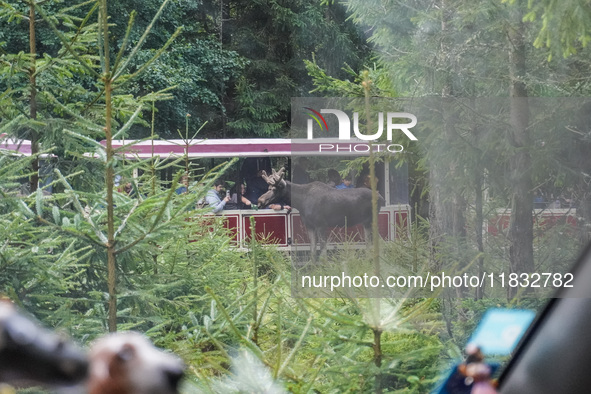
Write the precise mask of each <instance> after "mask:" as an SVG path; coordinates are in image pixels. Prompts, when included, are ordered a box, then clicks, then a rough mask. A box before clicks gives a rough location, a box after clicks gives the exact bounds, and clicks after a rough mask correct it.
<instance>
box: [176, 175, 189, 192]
mask: <svg viewBox="0 0 591 394" xmlns="http://www.w3.org/2000/svg"><path fill="white" fill-rule="evenodd" d="M188 191H189V176H188V175H187V174H184V175H183V176H182V177H181V181H180V184H179V187H177V188H176V190H175V191H174V192H175V193H176V194H185V193H187V192H188Z"/></svg>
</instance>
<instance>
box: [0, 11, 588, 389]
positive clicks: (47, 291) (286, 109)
mask: <svg viewBox="0 0 591 394" xmlns="http://www.w3.org/2000/svg"><path fill="white" fill-rule="evenodd" d="M0 24H1V29H0V56H1V57H0V69H1V72H0V89H1V90H0V134H1V133H7V134H8V135H11V136H15V137H18V138H25V139H29V140H31V141H32V144H33V155H32V156H31V157H25V158H22V157H21V158H18V157H13V156H12V155H10V154H7V153H6V152H1V153H0V192H1V193H2V199H1V200H0V222H1V223H0V272H1V275H0V291H1V292H2V293H3V294H5V295H7V296H8V297H10V298H11V299H12V300H14V301H15V302H17V303H18V304H19V305H21V306H22V307H23V308H24V309H26V310H28V311H30V312H31V313H33V314H34V315H35V316H37V317H38V318H39V319H41V320H42V321H43V322H44V323H45V324H47V325H49V326H52V327H56V328H58V329H60V330H63V331H66V332H67V333H69V334H70V335H71V336H73V337H74V338H76V339H77V340H79V341H80V342H82V343H84V344H87V343H89V341H91V340H92V339H94V338H95V337H97V336H99V335H101V334H103V333H104V332H106V331H115V330H126V329H134V330H138V331H141V332H144V333H146V334H147V335H149V336H150V337H151V338H152V339H153V340H154V341H155V342H156V344H157V345H159V346H162V347H165V348H168V349H170V350H172V351H175V352H176V353H178V354H179V355H181V356H182V357H183V359H184V360H185V361H186V362H187V364H188V365H189V373H188V375H189V376H188V378H187V379H186V381H185V386H184V390H185V391H186V392H193V391H204V392H212V391H213V392H228V390H232V389H235V390H236V391H237V390H238V387H240V388H241V389H244V388H245V387H249V386H248V385H250V384H252V385H255V384H256V385H261V384H264V385H268V387H271V386H272V387H274V388H275V389H276V390H278V391H281V390H284V389H285V390H290V391H295V392H308V391H320V392H341V391H375V392H386V391H389V392H396V391H400V392H427V391H429V389H430V388H432V387H433V385H434V384H435V383H436V382H437V381H438V380H439V379H440V378H441V375H442V374H444V373H445V372H444V371H445V368H446V367H447V366H449V365H450V364H451V363H453V362H454V360H457V359H458V357H459V356H460V353H461V348H462V346H463V345H464V344H465V341H466V339H467V337H468V336H469V334H470V332H471V331H472V329H473V328H474V324H475V322H476V321H477V320H478V318H479V317H480V316H481V314H482V312H483V311H484V310H486V309H487V308H488V307H490V306H492V305H508V306H511V307H515V306H519V307H532V308H537V307H539V306H540V305H541V304H542V303H543V301H542V300H532V299H521V298H519V297H516V296H518V294H515V292H512V291H510V292H508V293H507V294H502V293H494V292H493V291H492V290H491V289H483V290H479V291H477V292H473V291H469V290H468V289H460V290H459V291H460V294H451V295H441V296H440V297H438V298H420V299H419V298H410V297H409V298H408V299H369V298H368V299H365V298H363V299H357V298H351V297H347V296H346V295H343V297H340V298H334V299H313V300H308V299H294V298H291V297H290V278H289V275H290V272H289V261H288V259H286V257H285V256H283V255H282V254H281V253H279V252H277V251H275V250H273V249H272V248H267V247H263V246H261V245H259V244H258V243H255V242H253V243H252V245H251V248H250V250H249V251H248V252H239V251H236V250H234V249H232V248H231V247H229V238H228V235H227V234H225V232H224V231H223V230H222V227H221V226H214V227H213V228H215V229H216V231H208V232H205V233H199V234H196V230H195V229H196V228H200V227H202V226H203V225H205V224H208V225H209V224H211V223H210V219H205V218H203V216H202V215H201V214H200V212H198V211H197V212H196V211H188V210H187V208H189V207H192V206H194V202H195V199H196V198H198V197H199V196H202V195H204V194H205V192H206V190H207V189H208V188H209V186H210V185H211V183H212V182H213V180H214V179H215V178H216V177H217V176H218V175H219V174H223V172H224V171H225V170H226V169H227V167H228V166H229V165H231V163H229V164H227V165H221V166H219V167H217V168H215V169H213V170H212V171H208V172H199V171H197V170H196V169H195V174H199V178H198V179H197V178H194V182H193V184H192V186H191V188H192V190H193V191H194V193H193V194H190V195H181V196H177V195H176V194H175V193H173V191H174V189H175V188H176V182H178V179H179V176H180V172H179V173H178V174H177V177H176V178H175V181H173V182H172V184H161V183H160V182H159V178H158V177H157V174H158V172H159V171H162V170H164V169H165V168H167V167H168V166H171V165H173V166H177V165H178V167H179V169H182V168H183V163H180V162H179V163H174V164H171V163H166V162H161V161H159V160H156V159H151V160H146V161H139V162H129V161H126V160H122V159H121V158H119V157H118V156H117V154H116V153H117V152H116V151H114V150H113V149H112V147H110V143H109V142H107V146H106V147H103V146H100V145H99V144H98V143H97V142H96V141H99V140H103V139H106V140H107V141H110V140H111V139H112V138H122V137H125V138H146V137H150V136H151V135H154V134H157V135H158V136H159V137H160V138H174V137H177V136H178V133H179V130H180V131H181V134H183V135H185V136H193V135H194V134H195V133H196V132H197V131H199V137H206V138H234V137H245V138H246V137H284V136H286V135H287V133H288V131H289V118H290V98H291V97H305V96H328V97H334V96H338V97H351V96H354V97H363V96H365V95H368V96H370V97H386V98H395V97H444V98H448V99H449V98H460V97H470V98H479V97H480V98H490V97H494V98H504V99H505V101H504V103H506V104H507V105H506V106H503V105H501V106H500V107H499V113H500V114H501V115H500V116H501V117H502V118H503V119H506V122H505V123H504V124H503V127H499V128H496V129H487V128H486V127H484V126H482V125H483V124H487V121H490V119H487V121H482V122H480V121H479V120H478V117H477V116H468V119H469V121H468V122H467V123H465V124H462V125H461V127H458V124H454V123H453V121H452V118H453V116H449V119H443V120H442V121H441V122H439V124H436V125H431V126H429V127H427V128H426V130H425V131H424V133H423V134H422V136H421V145H420V148H415V149H409V150H408V151H407V153H406V154H404V155H400V157H399V158H397V160H400V162H401V163H402V162H404V163H406V164H407V165H408V168H409V173H410V174H409V175H410V180H411V186H412V187H411V191H412V194H411V205H412V207H413V210H414V211H413V228H412V230H411V234H410V235H409V237H408V238H405V239H401V240H399V241H396V242H393V243H392V244H390V245H388V246H387V247H386V248H385V250H384V251H383V256H382V260H383V261H384V263H386V262H390V261H395V262H396V264H398V265H400V266H404V267H409V268H412V267H414V268H416V267H431V268H434V269H442V268H447V267H453V269H457V270H458V271H462V270H471V272H481V271H482V270H483V269H484V267H499V268H500V269H506V270H510V271H511V272H516V273H530V272H535V271H540V270H543V269H551V270H554V271H557V270H565V269H568V266H569V265H570V263H571V262H572V261H573V260H574V258H575V256H576V255H577V253H578V252H579V250H580V248H581V247H582V246H583V245H585V244H586V243H587V242H588V240H589V239H590V227H589V223H591V186H590V185H591V179H590V175H589V174H591V168H590V167H591V160H590V159H589V152H590V150H589V148H590V141H591V133H590V125H591V122H590V121H589V114H590V108H591V107H590V106H589V103H588V101H587V100H586V99H585V98H586V97H587V96H589V89H590V84H589V82H590V74H589V72H588V70H589V60H590V59H591V56H590V54H589V49H588V48H587V43H588V41H589V40H590V39H591V38H590V37H591V36H590V34H589V29H591V10H590V8H589V5H588V4H587V3H586V2H584V1H580V0H569V1H563V2H554V1H550V0H540V1H529V2H525V1H519V0H515V1H506V2H502V1H483V2H477V3H475V2H469V1H465V0H455V1H454V0H433V1H424V0H415V1H405V2H398V1H357V0H351V1H346V2H343V3H339V2H333V1H311V0H309V1H305V0H301V1H269V0H261V1H217V2H209V1H183V0H169V1H165V2H164V3H161V2H160V1H142V2H137V1H118V2H107V1H106V0H100V1H94V0H90V1H84V2H79V3H78V2H64V1H56V0H47V1H42V2H36V1H34V0H33V1H30V2H26V1H22V2H12V1H10V2H1V3H0ZM533 97H536V98H538V97H539V98H546V99H548V100H550V101H541V102H537V101H535V100H533V99H531V98H533ZM527 98H529V99H527ZM564 98H569V100H566V101H565V100H563V99H564ZM557 103H558V104H557ZM552 107H560V108H562V109H564V111H562V113H558V112H556V111H551V110H549V109H548V108H552ZM455 111H458V112H454V113H453V115H458V114H462V119H464V117H463V116H464V113H463V112H461V110H460V109H456V110H455ZM205 122H207V124H205ZM541 124H545V125H546V126H544V127H541V126H540V125H541ZM92 151H95V152H96V156H95V158H90V157H87V156H84V155H83V154H84V153H85V152H92ZM44 154H50V155H53V157H55V158H57V159H55V160H56V161H57V162H56V163H55V166H54V169H55V171H54V172H53V173H52V181H51V182H52V184H51V186H52V188H53V193H52V194H50V195H48V194H47V193H43V187H45V188H47V187H48V186H49V185H43V187H38V185H39V176H40V175H41V178H42V179H45V178H46V177H47V174H39V171H43V168H41V169H40V167H39V159H40V158H41V155H44ZM134 169H141V170H142V173H143V174H144V175H143V177H142V178H140V179H138V180H136V181H134V182H133V185H132V186H133V188H134V190H135V197H133V196H129V195H127V194H126V193H121V192H118V191H117V188H116V186H115V184H114V179H115V175H121V176H123V177H125V178H127V179H129V178H130V174H131V173H132V171H133V170H134ZM23 179H28V181H27V182H25V183H28V185H29V186H28V187H27V188H24V189H23V188H22V187H21V186H22V183H23V181H22V180H23ZM537 194H541V195H543V196H544V198H545V199H546V200H548V199H550V198H551V200H552V201H554V200H555V199H557V200H559V201H560V202H561V205H563V206H567V205H568V207H569V208H576V218H577V225H576V226H571V225H564V226H554V227H552V228H551V229H540V228H537V227H536V225H535V224H534V223H533V221H532V211H533V208H534V197H535V196H536V195H537ZM550 196H551V197H550ZM498 208H505V209H506V208H510V209H511V211H510V212H511V222H510V224H509V227H508V229H507V231H506V232H505V233H503V234H502V236H501V237H495V238H487V237H486V236H484V235H483V231H482V228H483V226H484V225H485V223H486V221H487V220H490V219H491V218H493V217H494V215H495V212H497V209H498ZM189 217H190V218H191V221H188V220H187V219H188V218H189ZM394 256H395V258H394ZM479 270H480V271H479ZM458 295H460V296H461V297H459V298H458V297H457V296H458ZM409 296H412V294H410V295H409ZM230 371H233V372H231V373H230ZM255 377H256V378H255ZM253 387H260V386H253ZM254 390H255V391H256V389H254Z"/></svg>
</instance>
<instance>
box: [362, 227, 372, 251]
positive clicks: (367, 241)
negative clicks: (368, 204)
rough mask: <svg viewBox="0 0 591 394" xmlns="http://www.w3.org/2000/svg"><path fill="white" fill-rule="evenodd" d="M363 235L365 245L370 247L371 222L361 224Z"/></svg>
mask: <svg viewBox="0 0 591 394" xmlns="http://www.w3.org/2000/svg"><path fill="white" fill-rule="evenodd" d="M363 236H364V238H365V245H367V247H368V248H371V245H372V243H371V239H372V238H371V236H372V232H371V224H368V225H364V226H363Z"/></svg>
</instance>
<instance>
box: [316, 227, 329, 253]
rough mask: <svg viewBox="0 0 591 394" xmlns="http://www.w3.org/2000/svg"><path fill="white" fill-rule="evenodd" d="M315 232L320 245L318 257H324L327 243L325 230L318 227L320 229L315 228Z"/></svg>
mask: <svg viewBox="0 0 591 394" xmlns="http://www.w3.org/2000/svg"><path fill="white" fill-rule="evenodd" d="M316 231H317V234H316V239H317V240H318V242H319V243H320V251H319V252H318V253H319V255H320V256H326V243H327V239H326V238H327V237H326V228H324V227H320V228H317V229H316Z"/></svg>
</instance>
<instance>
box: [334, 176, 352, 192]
mask: <svg viewBox="0 0 591 394" xmlns="http://www.w3.org/2000/svg"><path fill="white" fill-rule="evenodd" d="M352 188H353V180H352V178H351V175H347V176H346V177H345V178H343V182H342V183H341V184H340V185H336V186H335V189H352Z"/></svg>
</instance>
